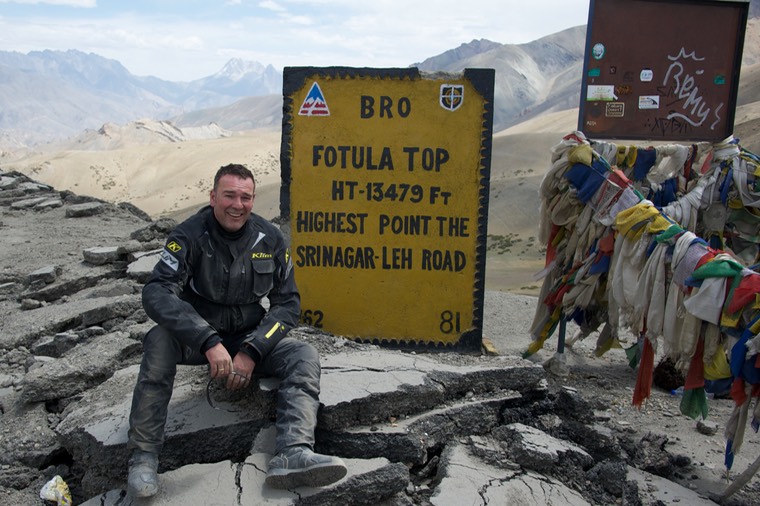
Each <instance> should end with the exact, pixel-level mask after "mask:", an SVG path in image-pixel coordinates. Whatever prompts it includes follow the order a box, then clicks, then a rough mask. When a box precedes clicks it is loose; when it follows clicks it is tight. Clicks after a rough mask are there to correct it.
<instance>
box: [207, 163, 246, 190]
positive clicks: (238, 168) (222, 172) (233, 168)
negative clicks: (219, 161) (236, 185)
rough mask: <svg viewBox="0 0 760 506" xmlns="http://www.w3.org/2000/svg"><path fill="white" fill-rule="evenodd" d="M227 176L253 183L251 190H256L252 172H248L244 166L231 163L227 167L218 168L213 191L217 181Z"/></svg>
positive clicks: (217, 183)
mask: <svg viewBox="0 0 760 506" xmlns="http://www.w3.org/2000/svg"><path fill="white" fill-rule="evenodd" d="M227 175H233V176H237V177H240V178H243V179H250V180H251V181H253V188H254V189H256V180H255V179H254V178H253V172H251V171H250V170H248V168H247V167H246V166H245V165H240V164H239V163H231V164H229V165H224V166H222V167H219V170H218V171H216V175H215V176H214V190H216V187H217V186H218V185H219V180H220V179H221V178H222V176H227Z"/></svg>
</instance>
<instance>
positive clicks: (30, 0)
mask: <svg viewBox="0 0 760 506" xmlns="http://www.w3.org/2000/svg"><path fill="white" fill-rule="evenodd" d="M0 3H2V4H22V5H39V4H44V5H57V6H62V7H84V8H87V9H92V8H95V7H97V6H98V5H97V4H98V2H97V0H0Z"/></svg>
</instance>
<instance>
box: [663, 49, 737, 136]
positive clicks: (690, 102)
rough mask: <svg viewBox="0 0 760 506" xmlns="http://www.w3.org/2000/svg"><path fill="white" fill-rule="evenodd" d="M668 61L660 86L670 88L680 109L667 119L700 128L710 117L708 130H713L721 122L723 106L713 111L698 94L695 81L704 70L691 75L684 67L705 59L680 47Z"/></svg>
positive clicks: (671, 113)
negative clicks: (668, 65) (711, 120)
mask: <svg viewBox="0 0 760 506" xmlns="http://www.w3.org/2000/svg"><path fill="white" fill-rule="evenodd" d="M668 60H670V61H671V62H672V63H671V64H670V67H668V71H667V72H666V73H665V78H664V79H663V81H662V85H663V86H669V87H670V88H671V90H672V92H673V96H674V98H675V99H676V103H680V107H681V109H680V110H672V111H671V112H670V113H669V114H668V116H667V119H669V120H673V119H675V120H678V119H681V120H683V121H685V122H686V123H688V124H690V125H692V126H694V127H701V126H702V125H704V124H705V122H707V121H708V120H709V119H710V118H711V115H712V118H713V119H714V121H713V122H712V123H711V124H710V130H713V129H714V128H715V125H717V124H718V123H719V122H720V120H721V116H720V113H721V110H722V109H723V105H724V104H723V103H722V102H721V103H720V104H719V105H718V106H717V107H715V108H714V109H713V107H711V106H710V104H708V103H707V101H706V100H705V97H704V96H703V95H702V94H701V93H700V89H699V86H697V80H698V79H699V77H700V76H702V75H704V69H698V70H695V71H694V72H693V73H692V72H688V71H687V70H686V65H688V64H689V63H691V62H702V61H704V60H705V59H704V58H700V57H698V56H697V54H696V52H695V51H692V52H690V53H687V52H686V49H685V48H683V47H682V48H681V49H680V51H679V52H678V54H677V55H676V56H672V55H670V56H668ZM689 60H691V62H689Z"/></svg>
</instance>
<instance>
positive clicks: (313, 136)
mask: <svg viewBox="0 0 760 506" xmlns="http://www.w3.org/2000/svg"><path fill="white" fill-rule="evenodd" d="M284 78H285V81H284V82H285V86H284V97H283V98H284V103H285V112H286V114H285V116H284V119H283V143H282V146H283V149H282V155H281V156H282V184H283V191H282V193H281V212H282V216H283V217H287V218H289V220H290V233H291V251H292V258H293V262H294V265H295V269H296V281H297V283H298V286H299V289H300V291H301V307H302V315H301V317H302V321H303V322H304V323H307V324H311V325H314V326H317V327H321V328H323V329H325V330H327V331H329V332H332V333H334V334H338V335H343V336H347V337H351V338H354V339H357V340H362V341H372V342H378V343H381V344H382V343H387V344H397V345H421V344H424V345H433V346H446V347H449V346H454V347H457V348H479V347H480V344H481V340H482V314H483V294H484V293H483V292H484V284H485V283H484V276H485V243H486V229H487V212H488V185H489V177H490V155H491V134H492V119H493V78H494V72H493V70H490V69H468V70H466V71H465V72H464V74H463V75H460V74H457V75H448V76H439V75H436V76H435V77H431V78H427V77H424V76H422V75H421V74H420V73H419V72H418V70H417V69H354V68H339V67H329V68H313V67H299V68H286V69H285V73H284Z"/></svg>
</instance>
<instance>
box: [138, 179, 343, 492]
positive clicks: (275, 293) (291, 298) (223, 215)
mask: <svg viewBox="0 0 760 506" xmlns="http://www.w3.org/2000/svg"><path fill="white" fill-rule="evenodd" d="M254 191H255V182H254V179H253V174H252V173H251V171H249V170H248V169H247V168H245V167H244V166H242V165H236V164H231V165H226V166H224V167H221V168H220V169H219V171H218V172H217V173H216V176H215V177H214V188H213V190H211V200H210V205H209V206H207V207H204V208H203V209H201V210H200V211H199V212H198V213H197V214H195V215H194V216H192V217H190V218H189V219H187V220H186V221H184V222H183V223H181V224H180V225H178V226H177V227H176V228H175V230H174V231H172V232H171V234H169V237H168V239H167V242H166V247H165V248H164V249H163V250H162V252H161V260H160V261H159V262H158V263H157V264H156V266H155V268H154V269H153V273H152V276H151V279H150V281H148V282H147V283H146V285H145V286H144V288H143V295H142V299H143V306H144V308H145V312H146V313H147V314H148V316H150V318H151V319H152V320H153V321H155V322H156V323H157V325H156V326H155V327H153V328H152V329H151V330H150V331H149V332H148V333H147V334H146V335H145V339H144V341H143V359H142V363H141V365H140V373H139V375H138V378H137V384H136V385H135V390H134V396H133V399H132V411H131V413H130V417H129V424H130V428H129V441H128V443H127V448H128V449H129V450H131V451H132V454H131V458H130V461H129V477H128V480H127V481H128V486H129V489H130V492H131V493H132V494H133V495H134V496H137V497H149V496H152V495H154V494H156V492H158V477H157V474H156V470H157V468H158V454H159V453H160V451H161V447H162V445H163V440H164V426H165V425H166V415H167V408H168V405H169V399H170V398H171V394H172V388H173V386H174V376H175V374H176V370H177V364H198V365H201V364H208V366H209V368H210V375H211V378H221V379H223V380H225V381H226V387H227V388H229V389H232V390H236V389H240V388H245V387H247V386H248V385H249V384H250V381H251V375H252V374H253V373H254V372H255V373H256V374H261V375H271V376H276V377H278V378H279V379H280V387H279V389H278V394H277V395H278V400H277V418H276V422H275V427H276V434H277V435H276V441H275V448H276V451H275V456H274V457H273V458H272V459H271V460H270V461H269V470H268V472H267V477H266V483H267V484H268V485H270V486H272V487H277V488H295V487H300V486H310V487H318V486H323V485H327V484H329V483H333V482H335V481H337V480H339V479H341V478H343V477H344V476H345V475H346V466H345V465H344V463H343V462H342V461H341V460H340V459H339V458H336V457H331V456H326V455H320V454H317V453H314V452H313V451H312V450H313V446H314V428H315V425H316V420H317V409H318V407H319V379H320V371H321V369H320V363H319V356H318V354H317V351H316V350H315V349H314V347H313V346H311V345H309V344H307V343H304V342H302V341H298V340H296V339H293V338H288V337H285V335H286V334H287V333H288V331H289V330H290V329H291V328H292V327H294V326H295V325H296V324H297V323H298V318H299V311H300V296H299V293H298V289H297V288H296V283H295V279H294V274H293V264H292V262H291V258H290V252H289V249H288V247H287V245H286V244H285V240H284V238H283V236H282V233H281V232H280V231H279V229H278V228H277V227H275V226H274V225H273V224H271V223H270V222H269V221H267V220H265V219H263V218H262V217H260V216H258V215H256V214H254V213H252V212H251V209H252V207H253V200H254ZM264 297H267V298H268V299H269V303H270V305H269V310H268V311H267V310H265V309H264V308H263V307H262V305H261V304H260V301H261V299H262V298H264Z"/></svg>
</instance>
